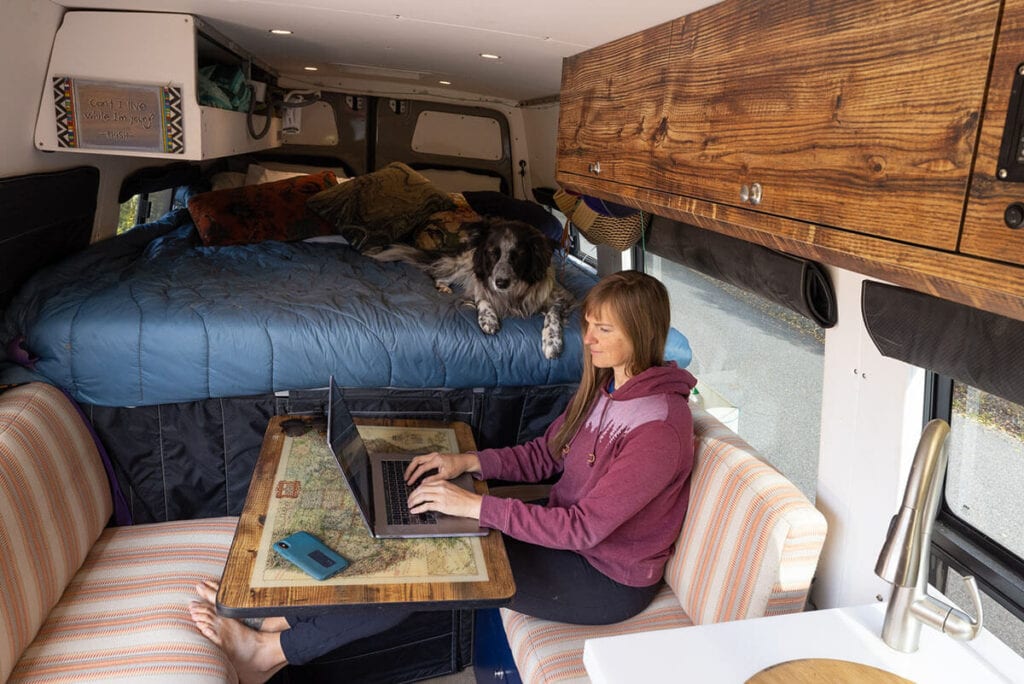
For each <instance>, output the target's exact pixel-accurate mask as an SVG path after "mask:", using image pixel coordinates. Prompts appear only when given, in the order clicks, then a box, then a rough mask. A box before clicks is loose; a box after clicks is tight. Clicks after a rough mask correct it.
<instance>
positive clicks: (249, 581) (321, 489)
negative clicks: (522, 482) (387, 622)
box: [217, 416, 515, 617]
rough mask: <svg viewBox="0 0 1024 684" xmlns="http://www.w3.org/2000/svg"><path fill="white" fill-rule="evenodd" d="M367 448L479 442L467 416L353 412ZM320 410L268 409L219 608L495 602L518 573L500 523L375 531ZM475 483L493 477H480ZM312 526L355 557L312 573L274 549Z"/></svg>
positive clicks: (403, 449)
mask: <svg viewBox="0 0 1024 684" xmlns="http://www.w3.org/2000/svg"><path fill="white" fill-rule="evenodd" d="M356 423H357V426H358V429H359V433H360V435H361V436H362V438H363V440H364V441H365V442H366V445H367V448H368V450H370V451H371V452H374V451H383V452H389V453H394V452H398V453H412V454H420V453H428V452H430V451H441V452H455V451H469V450H471V449H473V448H474V441H473V434H472V432H471V431H470V429H469V426H468V425H466V424H465V423H438V422H433V421H424V420H405V419H374V420H373V421H367V420H364V419H356ZM324 429H325V427H324V422H323V419H322V417H313V416H275V417H273V418H271V419H270V423H269V425H268V427H267V432H266V435H265V436H264V439H263V446H262V448H261V449H260V455H259V459H258V460H257V462H256V467H255V469H254V471H253V476H252V483H251V484H250V485H249V493H248V496H247V497H246V500H245V504H244V507H243V509H242V514H241V517H240V518H239V521H238V528H237V529H236V531H235V538H234V540H233V541H232V543H231V549H230V551H229V552H228V559H227V563H226V565H225V567H224V575H223V577H222V578H221V584H220V591H219V592H218V594H217V609H218V612H219V613H220V614H221V615H225V616H228V617H258V616H270V615H283V616H289V615H301V614H310V613H316V612H322V611H323V610H324V609H325V608H329V607H336V606H344V605H356V604H368V603H374V604H387V603H393V604H404V605H411V604H415V605H417V606H422V607H423V608H424V609H430V608H460V607H465V608H479V607H488V606H498V605H502V604H505V603H508V601H509V600H510V599H511V598H512V595H513V593H515V583H514V582H513V579H512V572H511V569H510V568H509V564H508V557H507V556H506V554H505V545H504V543H503V541H502V538H501V533H499V532H498V531H497V530H491V531H490V533H489V534H488V535H487V536H485V537H447V538H431V539H374V538H373V537H372V536H371V535H370V533H369V531H368V530H367V529H366V526H365V525H364V523H363V520H362V518H361V516H360V515H359V512H358V510H357V509H356V506H355V502H354V501H353V500H352V495H351V493H350V492H349V490H348V488H347V486H346V485H345V483H344V481H343V479H342V476H341V471H340V469H339V467H338V464H337V462H336V461H335V459H334V456H333V455H332V454H331V452H330V449H329V448H328V447H327V440H326V437H325V434H324ZM476 487H477V492H478V493H481V494H483V493H486V492H487V485H486V484H485V483H484V482H482V481H477V483H476ZM299 530H305V531H307V532H310V533H312V534H314V535H316V536H317V537H319V538H320V539H321V540H323V541H324V542H325V543H326V544H327V545H328V546H329V547H331V548H332V549H334V550H335V551H337V552H338V553H340V554H341V555H343V556H344V557H345V558H347V559H348V560H349V562H350V565H349V566H348V567H347V568H346V569H345V570H343V571H342V572H340V573H339V574H337V575H335V576H334V577H331V578H329V579H327V580H319V581H318V580H315V579H313V578H311V577H309V576H308V575H306V574H304V573H303V572H302V571H301V570H299V569H298V568H296V567H295V566H293V565H291V564H290V563H289V562H288V561H285V560H284V559H283V558H281V557H280V556H278V554H276V553H274V552H273V551H272V550H271V546H272V545H273V543H274V542H275V541H277V540H279V539H281V538H283V537H285V536H287V535H288V534H290V533H292V532H296V531H299Z"/></svg>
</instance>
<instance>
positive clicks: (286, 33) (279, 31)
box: [270, 29, 292, 36]
mask: <svg viewBox="0 0 1024 684" xmlns="http://www.w3.org/2000/svg"><path fill="white" fill-rule="evenodd" d="M270 32H271V33H273V34H274V35H275V36H290V35H292V32H291V31H289V30H288V29H270Z"/></svg>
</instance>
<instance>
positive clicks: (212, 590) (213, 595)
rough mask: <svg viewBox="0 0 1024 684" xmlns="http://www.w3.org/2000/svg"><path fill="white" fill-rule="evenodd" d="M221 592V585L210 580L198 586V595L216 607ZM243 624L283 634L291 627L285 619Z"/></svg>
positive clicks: (248, 620)
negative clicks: (218, 594) (218, 593)
mask: <svg viewBox="0 0 1024 684" xmlns="http://www.w3.org/2000/svg"><path fill="white" fill-rule="evenodd" d="M219 590H220V585H219V584H217V583H216V582H212V581H210V580H203V582H202V584H197V585H196V593H198V594H199V595H200V596H201V597H202V598H203V600H205V601H207V602H208V603H210V604H211V605H214V606H216V605H217V592H218V591H219ZM241 622H242V623H243V624H244V625H245V626H247V627H249V628H250V629H255V630H257V631H259V632H283V631H284V630H286V629H289V628H290V627H291V625H289V624H288V620H286V619H285V618H283V617H267V618H249V619H247V620H241Z"/></svg>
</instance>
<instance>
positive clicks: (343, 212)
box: [308, 162, 455, 251]
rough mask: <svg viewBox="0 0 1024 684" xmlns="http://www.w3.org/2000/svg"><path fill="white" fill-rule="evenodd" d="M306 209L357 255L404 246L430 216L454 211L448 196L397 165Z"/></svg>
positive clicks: (315, 200) (325, 193)
mask: <svg viewBox="0 0 1024 684" xmlns="http://www.w3.org/2000/svg"><path fill="white" fill-rule="evenodd" d="M308 206H309V208H310V209H311V210H312V211H313V212H314V213H316V214H318V215H319V216H320V217H321V218H323V219H324V220H326V221H328V222H329V223H331V224H332V225H333V226H334V227H335V232H337V233H339V234H341V235H343V236H345V239H347V240H348V241H349V242H350V243H351V244H352V246H353V247H356V248H357V249H359V250H360V251H365V250H367V249H369V248H372V247H381V246H384V245H387V244H390V243H392V242H399V241H402V240H406V239H407V238H409V237H411V236H412V233H413V231H414V230H416V228H418V227H419V226H420V225H422V224H423V223H424V222H425V221H426V220H427V219H428V218H429V217H430V215H431V214H434V213H436V212H439V211H450V210H452V209H454V208H455V204H454V203H453V202H452V200H451V199H450V198H449V197H448V194H447V193H444V192H441V191H440V190H438V189H437V188H436V187H434V185H433V184H431V182H430V181H428V180H427V179H426V178H424V177H423V176H421V175H420V174H418V173H416V172H415V171H413V170H412V169H410V168H409V167H408V166H406V165H405V164H403V163H401V162H392V163H390V164H388V165H387V166H385V167H384V168H383V169H380V170H378V171H374V172H373V173H368V174H365V175H363V176H356V177H355V178H353V179H352V180H350V181H348V182H347V183H340V184H338V185H336V186H334V187H332V188H328V189H327V190H324V191H323V192H321V193H319V194H317V195H314V196H313V197H311V198H310V199H309V203H308Z"/></svg>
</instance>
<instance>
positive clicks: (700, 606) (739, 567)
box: [665, 409, 826, 625]
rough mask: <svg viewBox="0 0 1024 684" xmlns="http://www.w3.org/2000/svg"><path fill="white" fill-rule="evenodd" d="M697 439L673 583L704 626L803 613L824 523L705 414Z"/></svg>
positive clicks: (669, 570)
mask: <svg viewBox="0 0 1024 684" xmlns="http://www.w3.org/2000/svg"><path fill="white" fill-rule="evenodd" d="M694 433H695V437H696V439H697V457H696V463H695V466H694V472H693V475H692V480H691V494H690V505H689V510H688V512H687V515H686V523H685V524H684V525H683V531H682V534H681V536H680V539H679V542H678V544H677V548H676V550H675V552H674V553H673V554H672V556H671V558H670V559H669V562H668V565H667V566H666V568H665V580H666V582H667V583H668V584H669V586H670V587H672V589H673V591H674V592H675V594H676V597H677V598H678V599H679V603H680V605H681V606H682V608H683V610H684V611H685V612H686V614H687V615H689V616H690V618H691V619H692V620H693V623H694V624H698V625H700V624H709V623H714V622H726V621H729V620H739V619H743V618H750V617H761V616H765V615H777V614H782V613H792V612H799V611H800V610H802V609H803V607H804V603H805V601H806V599H807V592H808V590H809V589H810V584H811V579H812V578H813V576H814V571H815V568H816V566H817V563H818V556H819V555H820V553H821V548H822V545H823V544H824V542H825V532H826V522H825V517H824V516H823V515H822V514H821V512H820V511H818V510H817V509H816V508H815V507H814V505H813V504H812V503H811V502H810V501H809V500H808V499H807V497H805V496H804V495H803V493H802V492H801V491H800V490H799V489H797V487H796V486H795V485H793V484H792V483H791V482H789V480H787V479H786V478H784V477H783V476H782V475H780V474H779V473H778V472H777V471H776V470H775V469H774V468H772V467H771V466H770V465H768V464H767V463H765V462H763V461H761V460H760V459H759V458H758V457H757V456H756V452H755V451H754V449H753V448H752V447H751V446H750V445H748V444H747V443H746V442H744V441H743V440H742V439H740V438H739V437H738V436H737V435H736V434H735V433H733V432H732V431H731V430H729V429H728V428H726V427H725V426H723V425H722V424H721V423H720V422H718V421H717V420H715V419H714V418H713V417H711V416H710V415H709V414H707V413H706V412H704V411H702V410H700V409H695V410H694Z"/></svg>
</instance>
